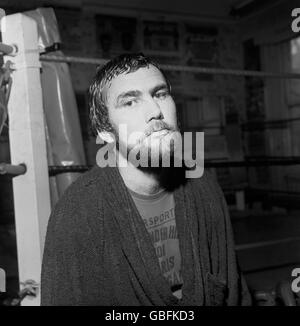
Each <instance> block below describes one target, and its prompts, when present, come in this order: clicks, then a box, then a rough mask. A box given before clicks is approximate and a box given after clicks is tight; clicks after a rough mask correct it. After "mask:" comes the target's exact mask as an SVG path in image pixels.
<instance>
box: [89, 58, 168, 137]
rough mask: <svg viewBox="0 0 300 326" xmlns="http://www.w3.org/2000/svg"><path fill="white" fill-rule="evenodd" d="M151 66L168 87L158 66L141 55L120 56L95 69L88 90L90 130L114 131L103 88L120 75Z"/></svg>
mask: <svg viewBox="0 0 300 326" xmlns="http://www.w3.org/2000/svg"><path fill="white" fill-rule="evenodd" d="M149 65H153V66H155V67H156V68H158V69H159V70H160V71H161V73H162V74H163V76H164V78H165V80H166V83H167V84H168V87H170V84H169V82H168V80H167V78H166V76H165V74H164V72H163V71H162V69H161V68H160V67H159V66H158V64H157V63H156V62H155V61H153V60H152V59H150V58H148V57H146V56H145V55H144V54H143V53H130V54H122V55H119V56H117V57H116V58H114V59H112V60H111V61H109V62H108V63H106V64H105V65H104V66H99V67H97V70H96V75H95V77H94V79H93V81H92V83H91V85H90V88H89V107H90V120H91V124H92V129H93V130H94V132H95V133H97V131H114V129H113V127H112V125H111V123H110V121H109V117H108V110H107V107H106V104H105V99H104V98H103V89H104V86H105V85H107V84H108V83H110V82H111V81H112V79H113V78H115V77H117V76H118V75H120V74H123V73H125V74H128V73H131V72H135V71H137V70H138V69H140V68H143V67H148V66H149Z"/></svg>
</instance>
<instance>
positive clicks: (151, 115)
mask: <svg viewBox="0 0 300 326" xmlns="http://www.w3.org/2000/svg"><path fill="white" fill-rule="evenodd" d="M163 118H164V116H163V113H162V111H161V108H160V106H159V104H158V103H157V102H156V101H155V99H154V98H152V97H151V98H150V99H149V100H147V104H146V107H145V120H146V123H148V122H150V121H151V120H153V119H154V120H159V119H163Z"/></svg>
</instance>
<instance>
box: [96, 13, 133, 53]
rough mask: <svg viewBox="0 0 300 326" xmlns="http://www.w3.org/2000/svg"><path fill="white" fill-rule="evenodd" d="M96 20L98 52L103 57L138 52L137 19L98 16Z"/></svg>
mask: <svg viewBox="0 0 300 326" xmlns="http://www.w3.org/2000/svg"><path fill="white" fill-rule="evenodd" d="M95 20H96V38H97V52H98V53H100V55H101V56H102V57H104V58H105V57H107V58H109V57H111V56H114V55H119V54H121V53H125V52H135V51H138V44H137V27H136V26H137V20H136V19H135V18H131V17H118V16H107V15H96V16H95Z"/></svg>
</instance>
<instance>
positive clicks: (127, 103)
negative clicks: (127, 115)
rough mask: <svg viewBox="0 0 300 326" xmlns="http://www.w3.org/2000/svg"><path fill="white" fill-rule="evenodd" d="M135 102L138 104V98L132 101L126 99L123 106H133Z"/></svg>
mask: <svg viewBox="0 0 300 326" xmlns="http://www.w3.org/2000/svg"><path fill="white" fill-rule="evenodd" d="M134 104H136V100H130V101H126V102H124V103H123V106H128V107H130V106H133V105H134Z"/></svg>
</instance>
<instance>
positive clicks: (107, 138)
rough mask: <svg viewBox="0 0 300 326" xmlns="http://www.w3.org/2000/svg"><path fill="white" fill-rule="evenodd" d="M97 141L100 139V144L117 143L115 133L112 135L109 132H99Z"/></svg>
mask: <svg viewBox="0 0 300 326" xmlns="http://www.w3.org/2000/svg"><path fill="white" fill-rule="evenodd" d="M97 139H98V141H99V143H102V141H104V142H106V143H109V144H111V143H113V142H115V137H114V135H113V133H111V132H109V131H98V137H97Z"/></svg>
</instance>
